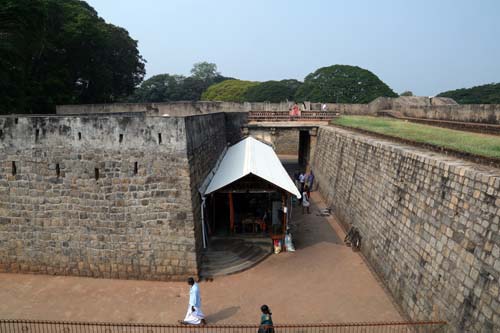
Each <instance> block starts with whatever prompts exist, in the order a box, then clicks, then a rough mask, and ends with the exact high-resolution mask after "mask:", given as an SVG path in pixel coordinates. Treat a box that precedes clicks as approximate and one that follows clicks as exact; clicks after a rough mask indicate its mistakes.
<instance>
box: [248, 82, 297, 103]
mask: <svg viewBox="0 0 500 333" xmlns="http://www.w3.org/2000/svg"><path fill="white" fill-rule="evenodd" d="M301 84H302V82H300V81H297V80H281V81H265V82H262V83H259V84H258V85H256V86H254V87H250V88H248V90H247V92H246V93H245V100H247V101H250V102H272V103H279V102H282V101H286V100H293V98H294V96H295V92H296V91H297V89H298V88H299V87H300V85H301Z"/></svg>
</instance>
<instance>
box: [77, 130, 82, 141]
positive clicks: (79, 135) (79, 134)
mask: <svg viewBox="0 0 500 333" xmlns="http://www.w3.org/2000/svg"><path fill="white" fill-rule="evenodd" d="M81 139H82V132H78V140H81Z"/></svg>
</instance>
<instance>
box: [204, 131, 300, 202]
mask: <svg viewBox="0 0 500 333" xmlns="http://www.w3.org/2000/svg"><path fill="white" fill-rule="evenodd" d="M249 174H253V175H255V176H257V177H260V178H262V179H264V180H266V181H268V182H270V183H272V184H274V185H276V186H277V187H279V188H281V189H283V190H285V191H287V192H288V193H290V194H293V195H295V196H296V197H297V198H299V199H300V197H301V195H300V192H299V190H298V189H297V187H296V186H295V184H294V183H293V181H292V179H291V178H290V176H289V175H288V173H287V172H286V170H285V168H284V167H283V165H282V164H281V162H280V160H279V158H278V156H277V155H276V153H275V152H274V150H273V148H272V147H270V146H268V145H267V144H265V143H263V142H261V141H259V140H257V139H254V138H253V137H247V138H245V139H243V140H241V141H240V142H238V143H237V144H235V145H233V146H231V147H229V148H228V149H227V151H226V153H225V155H224V158H223V159H222V161H221V162H220V164H219V165H218V167H217V169H216V170H215V174H214V176H213V178H212V179H211V181H210V183H209V185H208V187H207V188H206V190H205V192H204V195H207V194H210V193H212V192H215V191H217V190H219V189H221V188H223V187H224V186H226V185H229V184H231V183H232V182H234V181H237V180H238V179H241V178H243V177H245V176H247V175H249Z"/></svg>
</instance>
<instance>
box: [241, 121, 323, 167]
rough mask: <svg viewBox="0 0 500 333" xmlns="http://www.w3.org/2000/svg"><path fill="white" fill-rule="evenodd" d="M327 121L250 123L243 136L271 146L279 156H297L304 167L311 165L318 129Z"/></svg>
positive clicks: (246, 126) (244, 128)
mask: <svg viewBox="0 0 500 333" xmlns="http://www.w3.org/2000/svg"><path fill="white" fill-rule="evenodd" d="M326 124H327V122H325V121H269V122H254V121H250V122H249V123H248V124H246V125H245V126H244V127H243V135H251V136H253V137H255V138H258V139H260V140H262V141H265V142H267V143H269V144H271V145H272V146H273V148H274V150H275V151H276V153H277V154H278V155H293V156H297V160H298V163H299V164H300V165H302V166H304V167H307V166H308V165H309V164H310V161H312V159H313V157H314V151H315V149H316V136H317V133H318V127H319V126H321V125H326Z"/></svg>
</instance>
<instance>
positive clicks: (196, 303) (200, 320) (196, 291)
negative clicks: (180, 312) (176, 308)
mask: <svg viewBox="0 0 500 333" xmlns="http://www.w3.org/2000/svg"><path fill="white" fill-rule="evenodd" d="M188 284H189V285H190V286H191V289H190V290H189V305H188V310H187V313H186V317H185V318H184V320H180V321H179V323H181V324H183V325H200V324H201V325H206V324H207V322H206V321H205V315H204V314H203V312H202V311H201V297H200V288H199V287H198V283H196V282H194V279H193V278H192V277H190V278H189V279H188Z"/></svg>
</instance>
